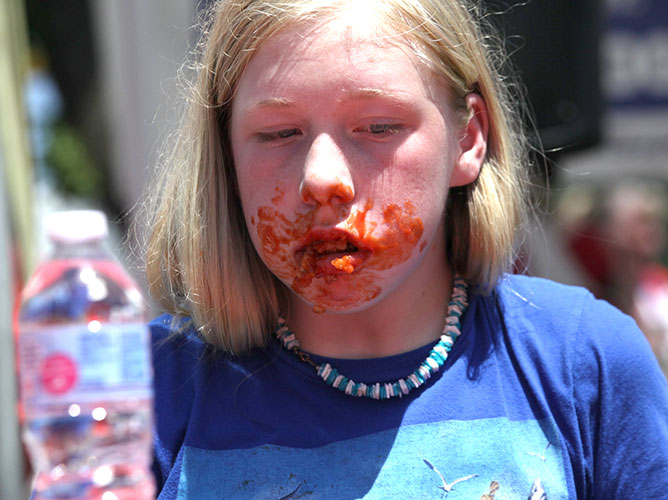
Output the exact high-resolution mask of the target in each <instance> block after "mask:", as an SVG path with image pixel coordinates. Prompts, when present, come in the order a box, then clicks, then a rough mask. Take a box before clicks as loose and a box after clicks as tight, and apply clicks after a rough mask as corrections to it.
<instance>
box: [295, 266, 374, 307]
mask: <svg viewBox="0 0 668 500" xmlns="http://www.w3.org/2000/svg"><path fill="white" fill-rule="evenodd" d="M365 274H366V273H365ZM293 285H294V283H293ZM290 288H291V290H292V292H293V293H294V294H295V295H297V296H298V297H299V298H300V299H301V300H302V301H304V302H306V303H307V304H309V305H310V306H312V307H313V311H314V312H316V313H355V312H361V311H364V310H365V309H367V308H369V307H371V306H372V305H374V304H376V303H378V302H379V301H380V300H382V297H383V295H384V294H383V293H382V292H383V289H382V287H381V286H380V285H379V284H378V280H377V279H374V277H372V276H363V275H361V274H360V275H351V276H348V275H342V276H339V277H338V278H337V279H336V280H334V281H331V280H326V279H324V278H315V279H313V280H312V281H311V283H309V284H308V286H305V287H303V288H300V287H295V286H290Z"/></svg>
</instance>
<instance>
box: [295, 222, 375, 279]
mask: <svg viewBox="0 0 668 500" xmlns="http://www.w3.org/2000/svg"><path fill="white" fill-rule="evenodd" d="M369 254H370V251H369V249H368V248H366V246H365V245H364V244H363V243H362V242H360V241H359V240H358V239H357V238H355V237H354V236H353V235H352V234H350V233H348V232H347V231H343V230H339V229H332V230H313V231H310V232H309V233H307V234H306V236H305V237H304V238H303V239H302V241H301V245H300V247H299V248H298V250H297V251H296V252H295V259H296V261H297V266H298V277H299V282H300V284H301V285H302V286H306V285H308V284H309V283H310V282H311V280H312V279H313V278H314V277H315V278H320V277H323V278H324V279H325V281H326V282H328V283H331V282H332V281H335V280H336V279H338V277H339V275H341V274H351V273H353V272H354V271H355V270H357V269H359V268H360V266H362V265H363V263H364V261H365V260H366V259H367V257H368V256H369Z"/></svg>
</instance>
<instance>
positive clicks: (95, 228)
mask: <svg viewBox="0 0 668 500" xmlns="http://www.w3.org/2000/svg"><path fill="white" fill-rule="evenodd" d="M44 227H45V230H46V234H47V236H48V237H49V239H51V240H52V241H55V242H58V243H83V242H85V241H95V240H102V239H104V238H106V237H107V234H108V232H109V230H108V228H107V217H106V215H104V212H101V211H99V210H67V211H63V212H53V213H51V214H49V215H47V216H46V218H45V219H44Z"/></svg>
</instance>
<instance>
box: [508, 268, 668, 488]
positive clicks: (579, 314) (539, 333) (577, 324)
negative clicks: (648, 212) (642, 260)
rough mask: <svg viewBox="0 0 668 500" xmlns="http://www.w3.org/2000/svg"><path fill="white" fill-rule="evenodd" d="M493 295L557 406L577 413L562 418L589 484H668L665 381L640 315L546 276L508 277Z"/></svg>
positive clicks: (528, 365)
mask: <svg viewBox="0 0 668 500" xmlns="http://www.w3.org/2000/svg"><path fill="white" fill-rule="evenodd" d="M495 294H496V297H497V303H498V307H499V309H500V312H501V316H502V318H503V319H502V321H503V323H504V328H505V330H506V332H505V335H506V338H507V342H508V343H509V344H510V345H512V349H513V351H514V354H515V356H516V359H520V360H521V361H523V363H521V364H522V366H523V369H524V370H525V371H526V372H527V373H528V374H529V375H533V377H529V379H532V380H534V381H535V382H536V384H540V385H541V386H542V387H543V389H545V390H546V391H547V392H549V393H550V394H551V395H552V396H551V399H553V400H554V401H553V406H554V408H553V410H554V412H555V413H559V412H561V413H563V414H567V415H573V417H574V420H571V418H570V417H568V416H566V417H564V420H568V421H569V429H570V430H569V434H571V435H572V436H577V437H576V438H574V439H571V447H572V449H573V450H574V451H573V453H577V454H579V455H580V456H581V457H582V458H583V463H584V464H585V466H584V470H583V473H582V476H580V479H581V483H580V484H581V485H583V488H585V489H587V488H589V487H593V490H594V491H596V492H597V494H596V496H595V497H596V498H619V496H618V492H620V491H626V492H631V491H634V488H636V489H637V488H639V486H638V485H640V484H643V485H645V486H643V488H647V487H648V486H647V485H648V484H650V483H651V485H652V486H651V487H650V488H651V491H657V492H658V491H659V490H661V488H664V487H668V386H667V385H666V380H665V377H664V376H663V374H662V373H661V371H660V369H659V366H658V363H657V361H656V359H655V358H654V356H653V354H652V351H651V349H650V347H649V344H648V342H647V341H646V339H645V337H644V335H643V334H642V332H641V331H640V329H639V328H638V327H637V325H636V323H635V321H634V320H633V319H632V318H631V317H629V316H627V315H625V314H623V313H622V312H621V311H619V310H618V309H616V308H614V307H613V306H611V305H610V304H608V303H607V302H605V301H602V300H598V299H596V298H595V297H594V296H593V295H592V294H591V293H589V292H588V291H587V290H584V289H582V288H578V287H572V286H565V285H561V284H557V283H554V282H551V281H548V280H545V279H539V278H530V277H523V276H507V277H505V278H504V279H503V280H502V281H501V282H500V283H499V285H498V286H497V288H496V290H495ZM546 385H548V386H549V387H545V386H546ZM555 396H556V397H555ZM643 474H644V476H643ZM657 474H658V475H659V476H661V477H662V478H665V479H662V480H661V481H659V482H658V483H657V481H656V480H655V479H652V477H655V476H656V475H657ZM652 481H653V482H652ZM662 481H663V483H662ZM585 483H588V484H589V485H590V486H588V487H585V486H584V485H585ZM592 485H593V486H592ZM648 491H649V490H648ZM661 491H663V490H661ZM637 493H638V496H639V494H640V491H637ZM631 497H633V498H635V497H636V495H635V494H632V495H630V496H626V495H624V497H623V498H631ZM650 497H651V498H658V496H657V497H653V496H652V495H651V494H650V495H646V496H644V498H650Z"/></svg>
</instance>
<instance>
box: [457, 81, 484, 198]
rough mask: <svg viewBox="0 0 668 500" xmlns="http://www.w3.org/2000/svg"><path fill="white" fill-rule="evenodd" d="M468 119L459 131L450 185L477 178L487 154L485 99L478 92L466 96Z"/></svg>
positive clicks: (462, 183) (461, 184)
mask: <svg viewBox="0 0 668 500" xmlns="http://www.w3.org/2000/svg"><path fill="white" fill-rule="evenodd" d="M466 107H467V108H468V112H469V120H468V122H467V123H466V126H465V127H464V128H463V130H462V131H461V135H460V138H459V154H458V156H457V159H456V161H455V165H454V169H453V171H452V176H451V179H450V186H451V187H456V186H465V185H467V184H470V183H472V182H473V181H475V180H476V179H477V178H478V174H480V169H481V168H482V164H483V162H484V161H485V158H486V156H487V138H488V133H489V117H488V115H487V106H486V105H485V100H484V99H483V98H482V97H481V96H480V95H478V94H473V93H472V94H469V95H467V96H466Z"/></svg>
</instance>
